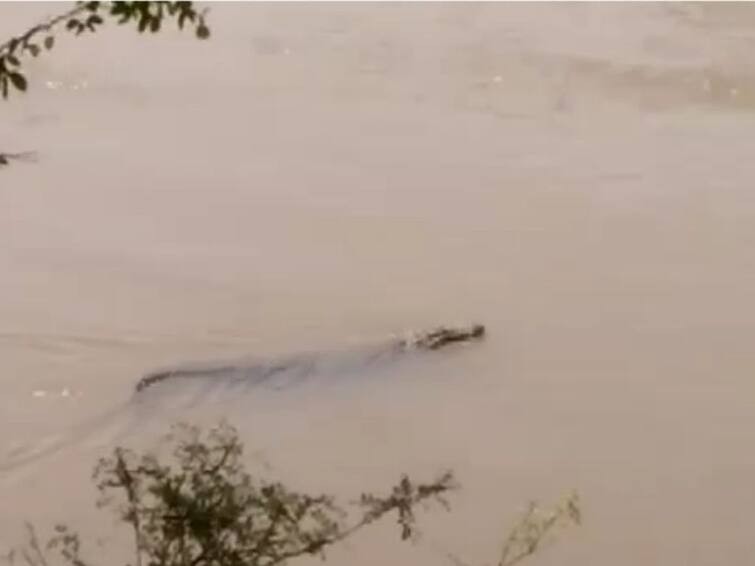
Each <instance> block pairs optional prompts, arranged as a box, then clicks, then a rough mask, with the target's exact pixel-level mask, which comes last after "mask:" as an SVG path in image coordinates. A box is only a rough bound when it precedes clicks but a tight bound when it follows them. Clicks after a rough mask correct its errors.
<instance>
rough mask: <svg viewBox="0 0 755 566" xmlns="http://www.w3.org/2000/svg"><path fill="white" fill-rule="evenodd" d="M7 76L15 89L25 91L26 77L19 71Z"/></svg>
mask: <svg viewBox="0 0 755 566" xmlns="http://www.w3.org/2000/svg"><path fill="white" fill-rule="evenodd" d="M8 78H9V79H10V82H12V83H13V86H14V87H16V89H18V90H20V91H21V92H24V91H26V86H27V83H26V77H24V76H23V75H22V74H21V73H9V74H8Z"/></svg>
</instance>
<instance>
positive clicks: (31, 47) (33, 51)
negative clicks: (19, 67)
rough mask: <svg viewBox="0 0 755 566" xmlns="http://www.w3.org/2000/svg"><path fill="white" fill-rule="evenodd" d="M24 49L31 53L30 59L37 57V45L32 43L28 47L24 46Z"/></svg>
mask: <svg viewBox="0 0 755 566" xmlns="http://www.w3.org/2000/svg"><path fill="white" fill-rule="evenodd" d="M26 49H28V50H29V53H31V55H32V57H36V56H37V55H39V46H38V45H34V44H33V43H30V44H29V45H27V46H26Z"/></svg>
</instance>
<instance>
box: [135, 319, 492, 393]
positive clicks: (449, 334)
mask: <svg viewBox="0 0 755 566" xmlns="http://www.w3.org/2000/svg"><path fill="white" fill-rule="evenodd" d="M484 336H485V327H484V326H483V325H481V324H472V325H469V326H457V327H447V326H441V327H438V328H434V329H432V330H427V331H423V332H417V333H413V334H411V335H410V336H409V337H407V338H400V339H397V340H391V341H390V342H388V343H387V344H385V345H383V346H380V347H378V348H376V349H370V351H367V352H364V353H363V355H362V356H357V358H356V360H353V359H352V360H351V361H352V363H354V362H356V363H357V364H368V363H371V362H374V361H376V360H378V359H384V358H385V357H386V356H388V357H393V356H395V355H400V354H401V353H403V352H412V351H422V350H428V351H430V350H432V351H434V350H439V349H441V348H443V347H446V346H449V345H451V344H456V343H464V342H470V341H473V340H479V339H481V338H483V337H484ZM345 357H347V358H348V357H349V354H346V355H345ZM327 362H328V357H327V356H323V355H318V354H308V355H299V356H293V357H290V358H286V359H283V360H280V361H277V362H273V363H258V364H254V365H251V366H249V365H247V366H244V365H236V364H228V363H223V364H218V365H207V366H201V367H200V366H197V367H176V368H170V369H165V370H159V371H156V372H152V373H149V374H147V375H145V376H144V377H142V378H141V379H140V380H139V381H138V382H137V384H136V392H137V393H140V392H142V391H144V390H145V389H147V388H148V387H151V386H153V385H156V384H158V383H163V382H165V381H168V380H174V379H178V378H180V379H185V378H213V379H215V378H221V377H226V378H230V379H234V380H242V381H248V382H253V383H261V382H265V381H267V380H269V379H270V378H272V377H273V376H275V375H278V374H281V373H283V372H287V371H292V370H294V371H295V370H299V371H301V370H305V371H314V370H315V369H317V368H318V367H319V366H321V365H323V364H324V365H325V366H326V367H327V366H328V363H327Z"/></svg>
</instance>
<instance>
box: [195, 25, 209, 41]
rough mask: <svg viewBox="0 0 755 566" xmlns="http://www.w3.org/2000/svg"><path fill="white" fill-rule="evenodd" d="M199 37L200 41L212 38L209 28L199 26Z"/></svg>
mask: <svg viewBox="0 0 755 566" xmlns="http://www.w3.org/2000/svg"><path fill="white" fill-rule="evenodd" d="M197 37H198V38H199V39H207V38H208V37H210V28H208V27H207V26H206V25H204V24H200V25H199V26H197Z"/></svg>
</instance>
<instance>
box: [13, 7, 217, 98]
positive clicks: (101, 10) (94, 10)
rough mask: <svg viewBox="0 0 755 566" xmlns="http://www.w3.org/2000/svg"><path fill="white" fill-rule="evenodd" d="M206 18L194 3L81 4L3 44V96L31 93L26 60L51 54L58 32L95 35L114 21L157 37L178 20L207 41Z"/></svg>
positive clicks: (180, 24) (178, 24)
mask: <svg viewBox="0 0 755 566" xmlns="http://www.w3.org/2000/svg"><path fill="white" fill-rule="evenodd" d="M205 15H206V12H205V11H198V10H197V9H196V7H195V5H194V3H193V2H121V1H116V2H77V3H76V5H75V6H74V7H73V8H71V9H69V10H67V11H65V12H63V13H61V14H59V15H57V16H54V17H51V18H48V19H46V20H44V21H42V22H40V23H38V24H36V25H35V26H33V27H31V28H29V29H28V30H27V31H25V32H24V33H22V34H20V35H17V36H14V37H12V38H10V39H9V40H8V41H6V42H5V43H2V44H0V94H1V95H2V97H3V98H4V99H7V98H8V97H9V95H10V92H11V89H15V90H17V91H19V92H25V91H26V90H27V88H28V81H27V78H26V75H25V74H24V72H23V59H24V58H26V57H29V56H31V57H38V56H39V55H40V54H41V53H43V51H49V50H51V49H52V48H53V47H54V46H55V32H56V31H58V30H60V29H63V30H65V31H67V32H70V33H73V34H74V35H76V36H79V35H82V34H84V33H95V32H97V31H98V30H99V29H100V28H101V27H102V26H103V25H105V23H106V22H108V21H112V22H115V23H116V24H118V25H132V26H135V28H136V29H137V31H138V32H139V33H143V32H150V33H157V32H159V31H160V30H161V29H162V28H163V25H164V22H165V21H166V20H175V21H176V24H177V26H178V28H179V29H181V30H182V29H183V28H184V27H185V26H186V25H187V24H188V25H189V26H190V27H193V28H194V33H195V34H196V36H197V38H199V39H207V38H208V37H209V36H210V29H209V27H208V26H207V23H206V21H205Z"/></svg>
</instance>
